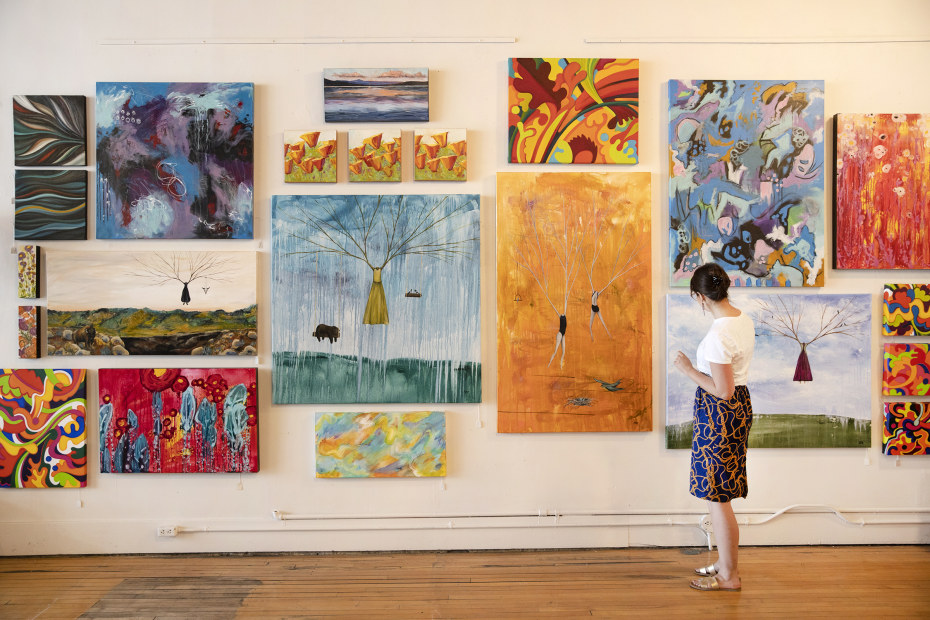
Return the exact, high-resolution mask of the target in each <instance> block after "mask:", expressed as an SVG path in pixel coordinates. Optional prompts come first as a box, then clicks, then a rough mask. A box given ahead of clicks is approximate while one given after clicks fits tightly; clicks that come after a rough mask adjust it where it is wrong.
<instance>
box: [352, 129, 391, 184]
mask: <svg viewBox="0 0 930 620" xmlns="http://www.w3.org/2000/svg"><path fill="white" fill-rule="evenodd" d="M400 152H401V151H400V129H391V130H389V131H379V132H377V133H376V132H374V130H371V129H356V130H353V131H350V132H349V181H353V182H372V181H374V182H377V181H396V182H399V181H400V167H401V157H400Z"/></svg>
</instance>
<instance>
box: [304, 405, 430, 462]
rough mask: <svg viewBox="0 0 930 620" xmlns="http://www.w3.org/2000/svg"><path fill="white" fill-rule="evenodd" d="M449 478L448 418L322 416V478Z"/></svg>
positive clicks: (420, 414) (319, 429) (427, 414)
mask: <svg viewBox="0 0 930 620" xmlns="http://www.w3.org/2000/svg"><path fill="white" fill-rule="evenodd" d="M445 475H446V414H445V413H444V412H442V411H411V412H403V413H394V412H391V413H384V412H370V413H345V412H339V413H319V412H318V413H317V414H316V477H317V478H421V477H427V476H445Z"/></svg>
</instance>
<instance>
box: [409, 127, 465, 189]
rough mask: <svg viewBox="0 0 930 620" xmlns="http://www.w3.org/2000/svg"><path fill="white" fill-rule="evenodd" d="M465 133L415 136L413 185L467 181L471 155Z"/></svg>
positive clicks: (434, 132)
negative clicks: (430, 182)
mask: <svg viewBox="0 0 930 620" xmlns="http://www.w3.org/2000/svg"><path fill="white" fill-rule="evenodd" d="M465 133H466V132H465V130H464V129H418V130H416V131H414V132H413V180H414V181H465V180H466V179H467V177H468V164H467V161H466V157H467V155H468V153H467V148H466V146H467V145H466V141H465Z"/></svg>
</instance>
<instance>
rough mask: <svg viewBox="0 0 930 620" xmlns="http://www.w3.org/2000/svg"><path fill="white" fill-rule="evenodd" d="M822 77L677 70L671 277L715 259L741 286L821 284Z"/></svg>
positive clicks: (676, 279)
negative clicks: (704, 74)
mask: <svg viewBox="0 0 930 620" xmlns="http://www.w3.org/2000/svg"><path fill="white" fill-rule="evenodd" d="M823 89H824V85H823V81H821V80H800V81H793V82H778V81H770V80H769V81H766V80H755V81H740V80H671V81H670V82H669V85H668V102H669V108H668V114H669V125H668V141H669V162H670V178H669V188H668V191H669V216H670V217H669V230H668V238H669V260H670V270H671V283H672V286H688V284H689V282H690V281H691V274H692V273H694V270H695V269H697V268H698V267H699V266H701V265H703V264H705V263H709V262H716V263H718V264H719V265H720V266H721V267H723V268H724V269H725V270H726V271H727V272H729V274H730V280H731V282H732V283H733V284H734V285H736V286H754V287H755V286H823V261H824V254H825V252H826V250H825V245H824V235H825V233H826V231H825V230H824V144H823V142H824V103H823V95H824V90H823Z"/></svg>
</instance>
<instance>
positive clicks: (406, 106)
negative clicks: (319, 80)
mask: <svg viewBox="0 0 930 620" xmlns="http://www.w3.org/2000/svg"><path fill="white" fill-rule="evenodd" d="M323 115H324V117H325V119H326V122H327V123H366V122H397V123H402V122H426V121H428V120H429V69H427V68H425V67H417V68H412V69H396V68H380V69H323Z"/></svg>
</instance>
